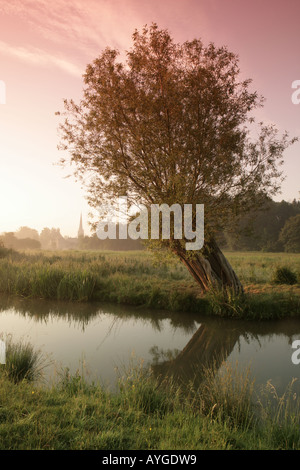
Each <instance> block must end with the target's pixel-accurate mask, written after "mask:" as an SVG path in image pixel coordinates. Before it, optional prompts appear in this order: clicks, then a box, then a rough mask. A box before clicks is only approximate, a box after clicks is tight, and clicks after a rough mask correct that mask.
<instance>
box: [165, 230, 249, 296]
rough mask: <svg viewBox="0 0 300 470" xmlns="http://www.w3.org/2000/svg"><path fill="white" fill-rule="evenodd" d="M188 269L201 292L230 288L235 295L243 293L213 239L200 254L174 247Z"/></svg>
mask: <svg viewBox="0 0 300 470" xmlns="http://www.w3.org/2000/svg"><path fill="white" fill-rule="evenodd" d="M174 251H175V253H176V254H177V255H178V256H179V258H180V259H181V261H182V262H183V263H184V264H185V266H186V267H187V268H188V270H189V272H190V273H191V274H192V276H193V277H194V279H195V280H196V281H197V283H198V284H199V285H200V287H201V289H202V291H203V292H207V291H209V290H211V289H212V288H217V289H221V290H225V289H226V288H228V287H229V288H230V289H231V290H232V291H233V292H234V293H235V294H241V293H243V292H244V291H243V286H242V284H241V282H240V281H239V279H238V277H237V275H236V274H235V272H234V270H233V269H232V267H231V265H230V263H229V262H228V261H227V259H226V258H225V256H224V255H223V253H222V251H221V250H220V248H219V247H218V245H217V243H216V241H215V240H214V239H211V240H209V241H208V242H206V243H205V245H204V247H203V249H202V250H201V253H200V252H197V253H196V252H193V251H186V250H185V249H184V248H182V247H181V246H180V247H176V249H175V250H174Z"/></svg>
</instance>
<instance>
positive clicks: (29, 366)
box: [4, 339, 42, 383]
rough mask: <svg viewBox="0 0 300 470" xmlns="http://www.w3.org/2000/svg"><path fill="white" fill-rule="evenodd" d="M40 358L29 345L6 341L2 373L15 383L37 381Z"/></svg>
mask: <svg viewBox="0 0 300 470" xmlns="http://www.w3.org/2000/svg"><path fill="white" fill-rule="evenodd" d="M41 360H42V356H41V354H40V352H39V351H35V349H34V348H33V346H32V345H31V344H30V343H24V342H22V341H19V342H17V343H15V342H13V341H12V340H11V339H8V341H6V362H5V366H4V371H5V373H6V374H7V376H8V377H9V379H10V380H12V381H13V382H15V383H18V382H21V381H22V380H27V381H29V382H32V381H34V380H37V379H38V378H39V377H40V374H41V362H42V361H41Z"/></svg>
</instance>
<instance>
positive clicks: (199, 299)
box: [0, 250, 300, 318]
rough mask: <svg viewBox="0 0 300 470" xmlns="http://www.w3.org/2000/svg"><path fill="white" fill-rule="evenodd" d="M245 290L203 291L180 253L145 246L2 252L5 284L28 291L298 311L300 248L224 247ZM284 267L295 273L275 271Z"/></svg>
mask: <svg viewBox="0 0 300 470" xmlns="http://www.w3.org/2000/svg"><path fill="white" fill-rule="evenodd" d="M225 254H226V256H227V258H228V259H229V261H230V263H231V264H232V266H233V268H234V270H235V271H236V273H237V275H238V276H239V278H240V280H241V281H242V283H243V285H244V288H245V292H246V296H245V298H243V299H241V298H240V297H237V296H234V295H232V296H231V297H230V302H228V301H227V302H226V303H225V302H224V301H223V300H222V298H221V297H220V295H219V294H218V293H216V292H212V293H209V294H205V295H202V294H201V292H200V291H199V287H198V286H197V284H196V282H195V281H194V280H193V278H192V277H191V275H190V274H189V272H188V270H187V269H186V267H185V266H184V265H182V264H181V263H180V262H179V261H178V260H177V259H176V258H169V259H164V258H162V257H161V256H160V257H157V256H155V255H154V254H153V253H151V252H148V251H136V252H109V251H106V252H104V251H103V252H92V251H69V252H67V251H66V252H64V251H61V252H59V251H57V252H53V251H51V252H45V251H43V252H41V251H36V252H26V253H18V252H14V251H10V250H6V251H4V252H2V257H1V259H0V292H3V293H6V294H11V295H17V296H22V297H26V298H41V299H54V300H64V301H75V302H86V301H94V300H97V301H105V302H114V303H119V304H128V305H136V306H145V307H147V308H153V309H164V310H170V311H182V312H199V313H203V314H206V313H207V314H217V315H220V316H235V317H251V318H277V317H281V316H286V315H298V314H300V254H286V253H258V252H245V253H241V252H232V253H225ZM279 268H280V269H284V270H286V271H287V272H288V274H290V276H293V277H292V280H293V282H291V281H290V279H287V280H285V279H283V280H280V279H279V280H278V279H277V282H275V281H276V279H275V274H276V270H278V269H279Z"/></svg>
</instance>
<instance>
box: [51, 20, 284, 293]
mask: <svg viewBox="0 0 300 470" xmlns="http://www.w3.org/2000/svg"><path fill="white" fill-rule="evenodd" d="M118 55H119V54H118V51H116V50H115V49H111V48H106V49H105V50H104V51H103V53H102V54H101V55H100V56H99V57H98V58H97V59H95V60H94V62H93V63H92V64H90V65H88V66H87V68H86V73H85V75H84V83H85V86H84V91H83V98H82V100H81V101H80V102H79V103H78V104H76V103H74V101H73V100H70V101H65V115H66V117H65V120H64V122H63V123H62V124H61V126H60V127H61V130H62V148H63V149H65V150H68V153H69V155H70V157H67V158H66V159H65V162H66V161H69V160H70V162H71V163H74V164H75V168H76V174H77V175H80V176H82V177H83V179H84V180H85V182H87V185H88V199H89V202H90V204H91V205H92V206H94V207H96V206H98V205H99V204H103V202H104V201H107V200H116V198H117V197H119V196H125V195H126V196H127V197H128V198H129V200H130V201H131V202H132V203H135V204H136V205H140V204H144V205H146V206H150V205H151V204H163V203H165V204H168V205H169V206H171V205H172V204H175V203H177V204H181V206H182V207H183V205H184V204H193V206H195V205H196V204H204V211H205V243H204V246H203V248H202V249H201V250H200V251H186V249H185V243H186V240H185V239H183V240H176V239H174V237H171V239H170V240H161V243H162V244H164V246H166V247H168V248H169V249H170V250H171V251H172V252H174V253H176V254H177V255H178V256H179V258H180V259H181V260H182V262H183V263H184V264H185V265H186V266H187V268H188V269H189V271H190V272H191V274H192V275H193V276H194V278H195V279H196V281H197V282H198V283H199V285H200V287H201V288H202V290H204V291H207V290H209V289H210V288H211V287H218V288H221V289H224V288H227V287H230V288H232V289H233V290H234V292H236V293H239V292H241V291H242V285H241V283H240V281H239V279H238V278H237V276H236V274H235V272H234V271H233V269H232V267H231V266H230V264H229V262H228V261H227V259H226V258H225V256H224V255H223V254H222V252H221V251H220V249H219V247H218V245H217V242H216V236H215V235H216V233H217V232H218V231H220V230H222V229H223V228H226V229H227V230H228V228H229V227H233V223H234V221H235V220H236V219H237V217H238V216H239V214H244V213H245V212H247V211H248V210H249V209H253V208H254V207H258V206H259V204H260V203H261V202H262V201H265V197H266V196H268V197H270V196H272V195H273V194H274V193H276V192H277V191H278V189H279V186H280V180H281V171H280V170H279V166H280V164H281V163H282V154H283V151H284V150H285V148H286V147H287V146H288V145H289V144H290V143H291V142H292V141H290V140H289V139H288V136H287V134H284V135H283V136H281V137H280V138H278V137H277V131H276V129H275V128H274V127H273V126H266V125H264V124H263V123H259V124H258V125H256V126H254V128H253V130H251V127H253V111H254V110H255V109H256V108H257V107H259V106H261V103H262V100H261V98H260V97H259V96H258V94H257V93H256V92H253V91H251V90H250V83H251V81H250V80H242V79H241V77H240V70H239V64H238V57H237V56H236V55H235V54H233V53H231V52H229V51H228V50H227V48H225V47H220V48H218V47H216V46H215V45H214V44H209V45H207V46H205V45H204V44H203V43H202V41H201V40H198V39H195V40H193V41H187V42H185V43H183V44H177V43H175V42H174V40H173V39H172V37H171V36H170V34H169V32H168V31H166V30H159V29H158V27H157V25H156V24H152V25H151V26H150V27H145V28H144V29H143V30H142V31H141V32H139V31H135V32H134V34H133V45H132V48H131V50H130V51H129V52H127V55H126V59H124V60H123V61H120V60H119V59H118ZM255 133H256V134H255ZM171 233H172V232H171Z"/></svg>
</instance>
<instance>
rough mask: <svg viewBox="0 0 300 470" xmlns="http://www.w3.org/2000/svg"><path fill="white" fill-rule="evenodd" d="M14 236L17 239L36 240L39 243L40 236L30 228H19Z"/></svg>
mask: <svg viewBox="0 0 300 470" xmlns="http://www.w3.org/2000/svg"><path fill="white" fill-rule="evenodd" d="M15 236H16V237H17V238H20V239H21V238H31V239H32V240H37V241H39V239H40V236H39V232H38V231H37V230H35V229H34V228H30V227H20V228H19V230H17V232H15Z"/></svg>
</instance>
